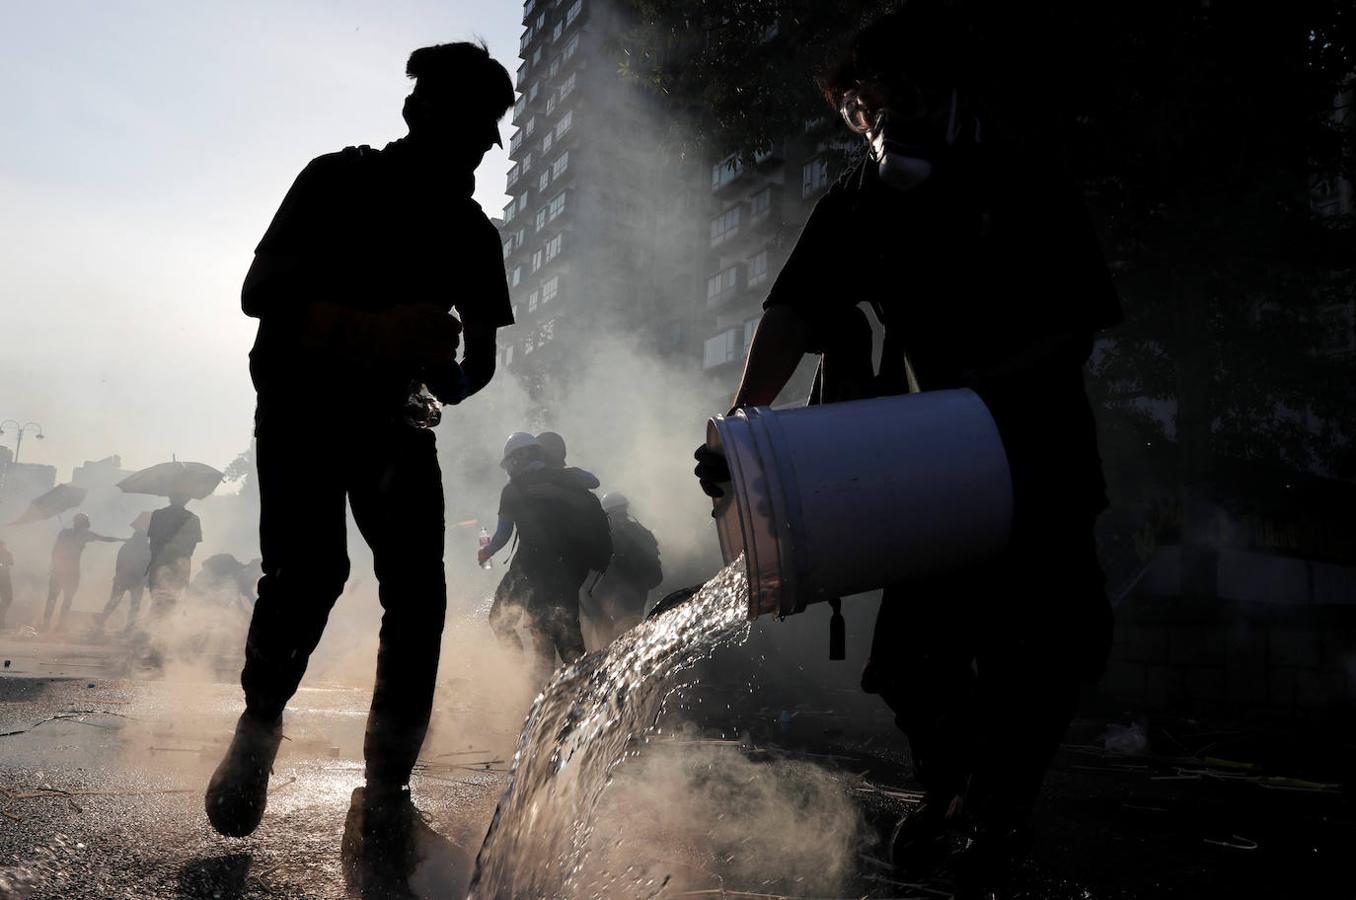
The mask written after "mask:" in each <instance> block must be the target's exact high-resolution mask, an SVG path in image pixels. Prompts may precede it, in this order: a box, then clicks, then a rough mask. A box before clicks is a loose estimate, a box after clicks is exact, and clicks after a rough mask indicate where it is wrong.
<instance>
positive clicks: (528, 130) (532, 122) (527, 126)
mask: <svg viewBox="0 0 1356 900" xmlns="http://www.w3.org/2000/svg"><path fill="white" fill-rule="evenodd" d="M536 130H537V117H536V116H533V117H532V118H530V119H528V120H527V122H526V123H524V124H523V137H525V138H530V137H532V132H534V131H536Z"/></svg>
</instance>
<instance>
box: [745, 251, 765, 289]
mask: <svg viewBox="0 0 1356 900" xmlns="http://www.w3.org/2000/svg"><path fill="white" fill-rule="evenodd" d="M764 281H767V251H766V250H762V251H760V252H758V253H756V254H754V256H753V258H752V259H750V260H749V287H756V286H757V285H760V284H762V283H763V282H764Z"/></svg>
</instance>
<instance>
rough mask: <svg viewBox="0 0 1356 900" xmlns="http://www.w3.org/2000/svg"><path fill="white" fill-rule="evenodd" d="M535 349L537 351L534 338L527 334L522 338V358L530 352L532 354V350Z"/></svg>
mask: <svg viewBox="0 0 1356 900" xmlns="http://www.w3.org/2000/svg"><path fill="white" fill-rule="evenodd" d="M535 349H537V346H536V340H535V338H534V336H533V335H530V334H529V335H528V336H527V337H525V338H523V355H524V356H526V355H527V354H529V353H531V352H532V351H533V350H535Z"/></svg>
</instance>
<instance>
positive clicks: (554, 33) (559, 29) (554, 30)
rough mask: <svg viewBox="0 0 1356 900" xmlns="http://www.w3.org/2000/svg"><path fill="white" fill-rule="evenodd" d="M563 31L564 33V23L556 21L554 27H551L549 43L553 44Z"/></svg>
mask: <svg viewBox="0 0 1356 900" xmlns="http://www.w3.org/2000/svg"><path fill="white" fill-rule="evenodd" d="M564 33H565V25H564V23H562V22H557V23H556V27H555V28H552V29H551V43H553V44H554V43H555V42H556V41H558V40H560V36H561V35H562V34H564Z"/></svg>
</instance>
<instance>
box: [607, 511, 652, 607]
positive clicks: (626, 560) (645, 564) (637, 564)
mask: <svg viewBox="0 0 1356 900" xmlns="http://www.w3.org/2000/svg"><path fill="white" fill-rule="evenodd" d="M612 544H613V550H614V553H613V557H612V565H613V567H614V568H615V569H616V570H617V571H618V572H619V573H621V574H622V575H624V576H625V577H627V578H629V579H630V580H632V581H634V582H635V583H636V584H638V585H640V586H641V587H643V588H645V590H647V591H649V590H653V589H655V588H657V587H659V585H660V583H661V582H663V580H664V567H663V565H662V564H661V563H660V561H659V541H657V540H655V536H654V534H653V533H652V532H651V531H650V529H648V528H646V527H645V526H644V525H642V524H640V523H639V522H637V521H636V520H635V519H632V518H630V517H623V518H622V519H621V520H620V521H615V520H614V522H613V528H612Z"/></svg>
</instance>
